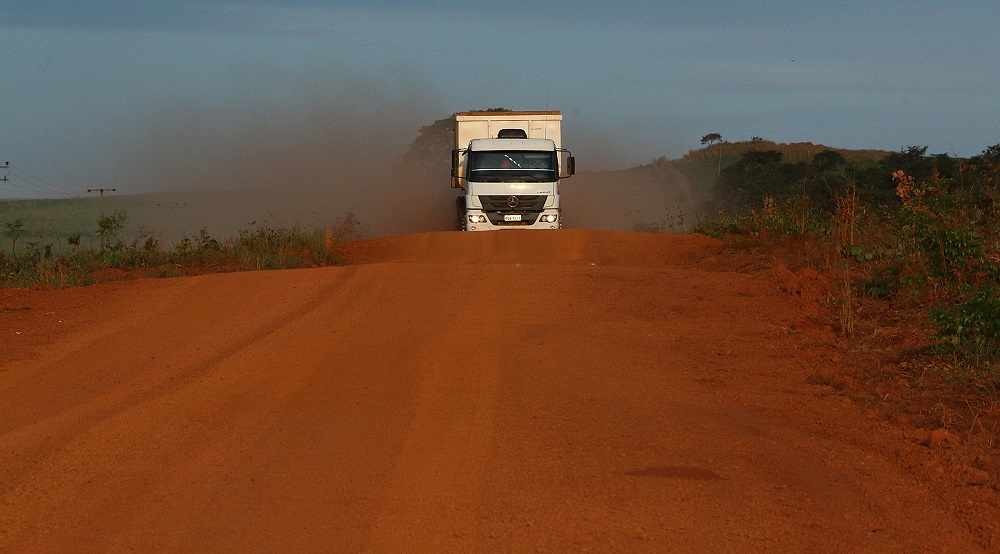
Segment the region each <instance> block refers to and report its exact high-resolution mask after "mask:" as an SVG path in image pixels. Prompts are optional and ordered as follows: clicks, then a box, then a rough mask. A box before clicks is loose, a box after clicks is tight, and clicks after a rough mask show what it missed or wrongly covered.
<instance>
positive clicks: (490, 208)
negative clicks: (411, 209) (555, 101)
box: [451, 111, 576, 231]
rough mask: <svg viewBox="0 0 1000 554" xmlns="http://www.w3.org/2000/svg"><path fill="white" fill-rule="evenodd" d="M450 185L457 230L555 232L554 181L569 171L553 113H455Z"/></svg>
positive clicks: (569, 157)
mask: <svg viewBox="0 0 1000 554" xmlns="http://www.w3.org/2000/svg"><path fill="white" fill-rule="evenodd" d="M454 122H455V149H454V150H452V153H451V186H452V187H453V188H457V189H461V190H462V195H461V196H459V197H458V199H457V202H456V204H457V208H458V222H459V228H460V229H462V230H463V231H490V230H494V229H559V228H560V227H562V214H561V213H560V211H559V181H560V179H565V178H567V177H569V176H571V175H573V173H574V172H575V165H576V164H575V160H574V159H573V156H572V155H571V154H570V152H569V151H568V150H564V149H563V148H562V147H561V143H562V140H561V139H562V136H561V132H560V131H561V128H560V125H561V123H562V114H560V113H559V112H558V111H539V112H505V111H488V112H458V113H456V114H455V115H454Z"/></svg>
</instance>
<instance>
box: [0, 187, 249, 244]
mask: <svg viewBox="0 0 1000 554" xmlns="http://www.w3.org/2000/svg"><path fill="white" fill-rule="evenodd" d="M223 204H226V205H228V206H230V207H232V206H234V205H236V206H238V205H239V202H238V201H236V200H233V195H232V194H229V193H225V192H199V193H158V194H143V195H106V196H105V197H104V211H105V215H111V214H112V213H114V212H115V211H116V210H123V211H125V213H127V214H128V217H129V219H128V223H127V225H126V227H125V230H124V232H123V234H122V237H123V238H124V239H126V241H131V240H139V239H144V237H146V236H152V237H154V238H156V239H158V240H161V241H163V242H166V243H172V242H175V241H177V240H180V239H181V238H182V237H183V236H184V235H194V234H196V233H198V231H199V230H200V229H201V228H202V227H208V228H209V229H210V231H212V232H213V233H218V234H220V236H229V235H230V234H234V233H235V232H236V227H237V226H235V225H233V226H232V227H230V225H229V223H230V221H229V220H230V219H232V218H231V217H228V216H225V215H223V214H221V213H220V212H219V210H218V209H215V208H213V207H212V206H218V205H223ZM100 206H101V204H100V199H99V198H97V197H86V198H62V199H49V200H6V201H0V233H2V235H0V239H3V240H2V242H0V245H3V251H5V252H8V253H9V252H10V248H11V238H10V236H9V234H8V228H7V225H8V224H11V223H14V222H15V221H18V220H20V221H21V222H22V223H23V224H24V225H23V227H22V231H21V236H20V238H19V239H18V241H17V247H18V248H17V249H18V251H23V249H24V248H26V247H27V246H29V245H30V244H31V243H33V242H34V243H39V244H41V245H46V244H51V245H52V248H53V250H54V251H55V252H60V251H61V250H65V249H67V248H68V246H67V242H66V240H67V238H68V237H70V236H72V235H76V234H79V235H80V238H81V241H80V244H81V246H82V247H84V248H88V247H93V248H96V247H98V245H99V240H98V238H97V235H96V231H97V222H98V220H99V219H100V213H101V207H100ZM262 213H263V214H264V215H266V210H264V211H263V212H262ZM251 221H252V218H251V219H247V220H246V221H245V222H242V225H243V227H246V226H247V225H248V224H249V223H250V222H251Z"/></svg>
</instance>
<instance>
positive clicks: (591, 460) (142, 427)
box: [0, 231, 990, 552]
mask: <svg viewBox="0 0 1000 554" xmlns="http://www.w3.org/2000/svg"><path fill="white" fill-rule="evenodd" d="M719 252H720V246H719V244H718V243H716V242H715V241H713V240H711V239H708V238H705V237H700V236H665V235H645V234H631V233H612V232H588V231H560V232H554V233H541V232H539V233H528V232H524V233H520V232H501V233H492V234H461V233H435V234H423V235H413V236H406V237H392V238H383V239H377V240H373V241H363V242H358V243H352V244H349V245H348V246H347V247H346V249H345V256H347V258H348V259H349V260H350V261H351V262H352V264H351V265H349V266H345V267H333V268H319V269H308V270H296V271H276V272H255V273H233V274H219V275H206V276H200V277H191V278H179V279H164V280H156V279H147V280H136V281H124V282H116V283H109V284H104V285H99V286H93V287H86V288H80V289H72V290H58V291H26V290H13V291H0V333H2V334H0V341H2V342H0V346H2V347H0V406H2V412H0V551H7V552H26V551H168V550H169V551H176V550H183V551H191V552H196V551H220V550H221V551H248V550H250V551H326V552H344V551H374V552H402V551H526V550H540V551H566V550H576V551H579V550H594V551H702V552H704V551H734V552H735V551H789V550H792V551H816V552H829V551H868V552H871V551H934V552H940V551H949V552H971V551H977V550H981V549H983V548H984V547H985V548H989V547H990V545H989V544H986V543H984V539H983V538H982V537H981V536H979V535H978V534H977V531H976V529H977V525H978V524H977V521H976V518H977V517H986V516H983V515H982V514H978V513H977V512H975V511H973V512H969V510H964V511H961V510H956V509H955V507H954V506H951V505H949V501H948V500H946V499H945V498H944V497H942V496H941V495H940V494H939V491H938V489H936V488H935V486H934V485H933V483H927V482H925V481H923V480H921V479H920V478H918V477H917V476H915V475H914V474H913V473H912V472H910V471H908V470H907V469H906V468H907V465H906V463H904V462H901V461H900V460H899V459H898V456H899V454H898V451H897V450H894V449H893V448H892V447H891V446H887V444H889V443H891V442H892V441H893V440H901V439H899V438H898V437H896V436H895V435H893V434H892V431H891V429H887V428H885V427H884V426H882V425H881V424H878V423H877V422H873V421H871V419H870V418H866V416H865V415H864V413H863V411H862V410H861V409H859V408H858V407H857V406H854V405H852V403H851V402H850V401H849V400H847V399H846V398H844V397H842V396H840V395H838V394H837V391H836V390H835V389H834V388H831V387H829V386H824V385H822V384H815V383H816V380H815V379H811V376H814V375H816V374H818V373H820V374H821V373H822V372H823V371H827V370H829V369H830V368H831V367H835V364H836V363H837V360H838V358H837V355H836V353H835V352H834V350H833V348H832V343H833V340H834V338H833V334H832V331H831V330H830V329H828V328H824V327H823V326H822V324H817V323H816V319H815V317H816V314H817V313H819V311H820V304H819V302H818V301H817V298H819V297H821V296H822V294H819V293H817V294H813V293H815V292H816V291H821V290H822V288H823V287H822V282H821V281H822V280H821V279H820V278H818V276H816V275H813V274H810V273H807V272H801V273H799V274H793V273H791V272H788V271H787V270H783V271H779V270H771V269H760V270H747V271H743V272H736V271H730V270H727V269H725V260H720V259H718V256H719ZM811 383H812V384H811Z"/></svg>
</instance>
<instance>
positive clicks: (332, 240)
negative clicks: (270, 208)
mask: <svg viewBox="0 0 1000 554" xmlns="http://www.w3.org/2000/svg"><path fill="white" fill-rule="evenodd" d="M127 221H128V214H127V213H126V212H125V211H122V210H116V211H115V212H113V213H112V214H111V215H108V216H105V217H101V218H99V219H98V220H97V222H96V225H94V230H93V232H92V235H93V236H96V237H97V239H99V243H100V247H88V246H85V244H84V242H85V241H84V237H83V234H82V233H73V234H70V235H68V236H66V237H61V236H59V235H58V234H55V240H47V235H46V234H45V233H42V232H38V233H37V234H35V235H32V233H31V232H30V231H29V230H28V229H27V228H26V226H25V224H24V222H23V221H22V220H20V219H16V220H14V221H9V222H7V223H5V224H4V227H3V229H2V232H3V233H4V236H5V237H6V239H7V244H6V248H4V249H0V288H12V287H52V288H61V287H68V286H82V285H89V284H93V283H98V282H101V281H108V280H115V279H121V278H126V277H174V276H181V275H195V274H200V273H209V272H223V271H245V270H264V269H293V268H302V267H316V266H322V265H336V264H338V263H339V260H338V259H337V257H336V254H335V249H336V247H337V246H338V245H339V244H341V243H342V242H345V241H348V240H353V239H355V238H358V235H359V232H358V225H359V223H358V220H357V219H356V218H355V217H354V215H353V214H348V215H347V216H345V217H343V218H340V219H338V220H336V221H335V222H334V223H332V224H331V225H327V226H325V227H321V228H316V227H299V226H296V225H284V224H280V223H275V222H253V223H251V224H250V225H249V226H248V228H247V229H245V230H242V231H240V232H239V233H238V236H236V237H231V238H226V239H222V240H220V239H216V238H214V237H212V236H210V235H209V234H208V232H207V231H206V230H205V229H204V228H203V229H202V230H201V231H200V232H199V233H198V234H197V235H194V236H184V237H183V238H182V239H181V240H179V241H178V242H177V243H176V244H172V245H164V244H161V243H160V241H159V240H157V239H156V238H154V237H153V236H150V235H148V234H144V233H140V234H138V235H136V236H134V237H131V238H128V239H127V238H124V237H123V230H124V229H125V225H126V223H127ZM87 238H88V239H89V237H87Z"/></svg>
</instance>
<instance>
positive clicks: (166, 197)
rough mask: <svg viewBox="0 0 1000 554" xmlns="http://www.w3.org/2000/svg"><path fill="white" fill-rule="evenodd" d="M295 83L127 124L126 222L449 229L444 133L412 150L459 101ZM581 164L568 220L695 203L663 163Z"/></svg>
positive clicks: (631, 220)
mask: <svg viewBox="0 0 1000 554" xmlns="http://www.w3.org/2000/svg"><path fill="white" fill-rule="evenodd" d="M301 81H302V82H296V83H290V84H288V85H287V86H286V87H285V88H284V89H283V90H286V91H290V92H288V93H287V94H284V95H281V94H270V95H256V96H254V95H249V94H247V95H238V94H237V95H234V97H233V98H229V99H227V100H225V101H215V102H212V101H205V100H178V101H175V102H174V103H172V104H170V105H167V106H164V107H163V108H161V109H160V110H158V111H156V112H155V113H153V114H152V115H151V116H150V117H149V118H148V119H147V120H145V121H142V122H140V123H139V124H138V125H137V126H136V128H135V129H133V130H132V131H131V132H129V133H127V136H128V137H129V138H128V142H127V144H124V145H122V146H121V148H119V149H118V150H119V152H120V156H119V158H120V160H121V164H120V166H121V168H120V176H119V178H118V182H119V183H121V185H120V186H119V190H125V191H130V192H135V193H140V194H137V195H134V196H132V199H131V201H130V202H129V204H128V207H127V211H128V214H129V220H130V226H131V227H132V228H133V229H138V230H141V231H142V232H144V233H148V234H150V235H152V236H154V237H157V238H159V239H160V240H163V241H166V242H168V243H170V242H174V241H177V240H179V239H180V238H181V237H182V236H185V235H186V236H195V235H197V233H198V232H199V231H200V230H201V229H203V228H204V229H205V230H206V231H207V232H208V234H209V235H211V236H213V237H217V238H226V237H231V236H235V235H236V234H237V233H238V231H240V230H244V229H251V228H252V227H253V226H254V225H260V224H265V223H266V224H273V225H297V226H322V225H327V224H333V223H335V222H336V221H337V220H338V219H339V218H343V217H345V216H346V215H347V214H348V213H352V214H354V215H355V216H356V218H357V219H358V220H359V221H360V222H361V229H360V231H361V233H362V235H363V236H366V237H374V236H381V235H388V234H404V233H416V232H425V231H442V230H451V229H454V228H455V208H454V206H455V197H456V196H457V192H456V191H455V190H453V189H452V188H451V187H450V186H449V182H450V179H449V168H450V156H449V151H450V149H451V144H450V142H449V141H450V140H451V138H450V133H448V136H447V137H445V138H444V140H440V137H438V138H439V140H438V141H437V142H436V143H435V147H434V149H433V150H424V151H413V150H410V151H408V147H409V146H410V144H411V143H413V141H414V140H415V139H416V138H417V137H418V135H419V134H420V130H421V129H422V128H424V127H425V126H430V125H431V124H432V123H434V122H435V121H438V122H439V123H440V121H439V120H440V119H441V118H443V117H447V116H449V115H450V114H451V113H452V112H453V111H457V110H454V109H447V108H442V107H441V102H440V101H439V100H438V94H437V93H436V92H435V91H434V90H433V87H430V86H422V85H420V84H415V83H397V85H396V86H386V85H384V84H378V83H376V82H374V81H371V80H366V79H363V78H336V77H329V76H327V77H324V78H309V79H302V80H301ZM460 109H469V108H468V107H461V108H460ZM449 127H450V126H449ZM565 138H566V139H567V141H568V142H567V144H568V145H570V146H571V145H572V143H573V142H574V140H573V138H572V137H570V136H565ZM579 138H580V140H579V141H578V142H580V143H581V145H584V144H583V141H584V138H583V137H579ZM585 140H586V141H588V142H587V143H586V144H585V147H584V149H583V150H584V151H591V152H602V153H603V154H602V156H597V158H598V159H597V160H591V162H594V161H596V162H598V163H601V164H602V165H604V166H605V167H606V166H607V165H608V164H611V163H613V161H609V160H610V159H611V158H614V157H615V150H614V149H612V148H600V147H599V145H600V143H601V141H605V142H606V143H607V144H617V145H618V146H619V148H623V147H622V141H621V140H620V139H618V138H616V137H596V136H593V135H590V134H588V136H587V138H586V139H585ZM595 145H598V146H595ZM624 150H625V149H623V150H622V151H624ZM588 166H589V167H590V168H593V167H595V166H594V165H593V164H592V163H588V160H587V159H586V158H585V157H584V158H580V157H579V156H578V163H577V167H578V168H582V170H581V171H579V173H578V174H577V175H576V176H574V177H573V178H571V179H568V180H566V181H564V184H563V186H562V196H563V198H562V201H563V213H564V217H565V222H566V226H567V227H575V228H591V229H621V230H634V229H637V228H640V227H641V226H644V225H645V226H646V227H644V228H646V229H649V225H652V226H654V228H655V227H656V226H657V225H659V228H658V229H659V230H664V231H670V230H681V229H677V228H674V223H676V220H677V218H676V216H677V212H678V210H682V211H684V210H686V211H687V213H691V212H692V211H693V210H695V209H696V206H697V205H698V201H697V199H696V198H695V195H694V194H693V193H692V192H691V190H690V187H689V186H687V184H686V182H685V181H684V179H683V177H682V176H681V175H680V174H679V173H677V172H676V171H675V170H673V169H672V168H670V166H669V164H668V163H666V162H662V163H660V162H655V163H653V164H651V165H646V166H640V167H636V168H633V169H627V170H603V171H598V170H589V171H588V170H587V167H588Z"/></svg>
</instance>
